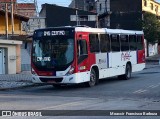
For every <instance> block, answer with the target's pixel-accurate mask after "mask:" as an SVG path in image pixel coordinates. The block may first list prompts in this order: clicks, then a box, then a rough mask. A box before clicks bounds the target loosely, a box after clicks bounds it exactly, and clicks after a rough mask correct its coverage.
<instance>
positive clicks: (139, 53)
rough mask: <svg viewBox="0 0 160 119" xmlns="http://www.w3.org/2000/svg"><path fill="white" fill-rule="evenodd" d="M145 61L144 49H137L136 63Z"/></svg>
mask: <svg viewBox="0 0 160 119" xmlns="http://www.w3.org/2000/svg"><path fill="white" fill-rule="evenodd" d="M141 63H145V51H144V50H138V51H137V64H141Z"/></svg>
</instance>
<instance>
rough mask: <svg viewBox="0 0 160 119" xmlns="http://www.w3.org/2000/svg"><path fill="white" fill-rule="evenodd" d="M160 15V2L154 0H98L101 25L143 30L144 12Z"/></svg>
mask: <svg viewBox="0 0 160 119" xmlns="http://www.w3.org/2000/svg"><path fill="white" fill-rule="evenodd" d="M144 12H150V13H152V14H155V15H156V16H157V18H158V17H159V16H160V4H159V3H158V2H156V1H154V0H97V13H98V15H99V26H100V27H107V28H120V29H131V30H142V26H141V25H139V23H138V22H139V21H140V20H143V13H144Z"/></svg>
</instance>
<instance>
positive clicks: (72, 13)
mask: <svg viewBox="0 0 160 119" xmlns="http://www.w3.org/2000/svg"><path fill="white" fill-rule="evenodd" d="M39 16H40V17H45V23H46V24H45V26H46V27H57V26H75V25H87V26H90V27H95V26H96V13H94V12H88V11H83V10H79V9H73V8H68V7H62V6H57V5H51V4H43V5H42V10H41V11H40V15H39Z"/></svg>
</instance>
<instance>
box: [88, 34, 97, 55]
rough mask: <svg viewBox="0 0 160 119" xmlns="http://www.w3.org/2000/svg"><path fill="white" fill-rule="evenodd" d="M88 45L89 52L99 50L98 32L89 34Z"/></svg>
mask: <svg viewBox="0 0 160 119" xmlns="http://www.w3.org/2000/svg"><path fill="white" fill-rule="evenodd" d="M89 46H90V52H91V53H95V52H99V38H98V34H90V35H89Z"/></svg>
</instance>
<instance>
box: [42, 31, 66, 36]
mask: <svg viewBox="0 0 160 119" xmlns="http://www.w3.org/2000/svg"><path fill="white" fill-rule="evenodd" d="M64 35H66V33H65V31H44V36H64Z"/></svg>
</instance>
